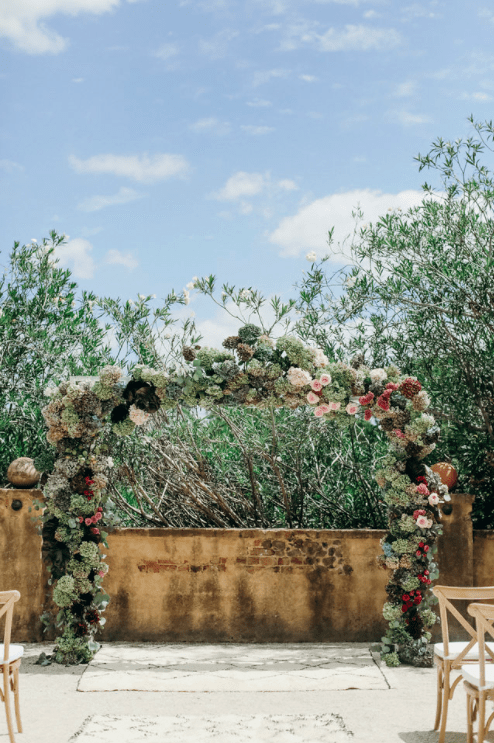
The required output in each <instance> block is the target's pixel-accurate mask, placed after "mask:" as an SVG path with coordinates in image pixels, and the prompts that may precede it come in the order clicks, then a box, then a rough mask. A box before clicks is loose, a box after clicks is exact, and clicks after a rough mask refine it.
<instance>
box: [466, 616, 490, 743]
mask: <svg viewBox="0 0 494 743" xmlns="http://www.w3.org/2000/svg"><path fill="white" fill-rule="evenodd" d="M468 613H469V614H470V616H472V617H475V627H476V640H477V643H478V646H479V662H478V663H475V664H471V665H470V664H469V665H468V666H464V667H462V669H461V671H462V675H463V678H464V686H465V691H466V693H467V743H473V725H474V722H475V720H476V719H478V728H477V743H483V741H484V740H485V736H486V735H487V733H488V732H489V728H490V726H491V724H492V721H493V719H494V712H493V713H492V714H491V715H490V717H489V718H488V719H487V720H486V719H485V718H486V702H487V701H488V700H489V701H494V666H493V665H492V664H489V663H486V660H487V658H488V657H489V656H488V655H487V643H486V642H485V637H486V635H487V636H490V637H491V639H494V606H493V605H492V604H470V606H469V607H468Z"/></svg>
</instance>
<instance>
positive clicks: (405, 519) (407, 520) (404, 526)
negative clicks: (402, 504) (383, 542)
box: [397, 514, 417, 534]
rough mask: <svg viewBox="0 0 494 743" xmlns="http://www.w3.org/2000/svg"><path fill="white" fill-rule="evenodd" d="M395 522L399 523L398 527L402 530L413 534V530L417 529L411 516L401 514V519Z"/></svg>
mask: <svg viewBox="0 0 494 743" xmlns="http://www.w3.org/2000/svg"><path fill="white" fill-rule="evenodd" d="M397 523H398V524H399V526H400V529H401V530H402V531H404V532H409V533H411V534H413V532H414V531H416V529H417V524H416V523H415V519H414V518H413V516H409V515H405V514H403V515H402V517H401V519H400V520H399V521H398V522H397Z"/></svg>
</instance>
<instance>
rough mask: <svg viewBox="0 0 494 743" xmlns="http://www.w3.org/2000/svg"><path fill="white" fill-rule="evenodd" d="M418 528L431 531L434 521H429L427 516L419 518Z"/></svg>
mask: <svg viewBox="0 0 494 743" xmlns="http://www.w3.org/2000/svg"><path fill="white" fill-rule="evenodd" d="M417 526H418V527H419V529H430V527H431V526H432V521H429V519H428V518H426V517H425V516H419V517H418V519H417Z"/></svg>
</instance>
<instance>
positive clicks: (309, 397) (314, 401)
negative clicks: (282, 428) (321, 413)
mask: <svg viewBox="0 0 494 743" xmlns="http://www.w3.org/2000/svg"><path fill="white" fill-rule="evenodd" d="M307 401H308V402H310V404H311V405H317V403H318V402H319V397H318V396H317V395H315V394H314V393H313V392H308V393H307Z"/></svg>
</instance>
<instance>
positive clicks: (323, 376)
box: [319, 374, 331, 387]
mask: <svg viewBox="0 0 494 743" xmlns="http://www.w3.org/2000/svg"><path fill="white" fill-rule="evenodd" d="M319 381H320V383H321V384H322V386H323V387H326V385H327V384H331V377H330V376H329V374H321V378H320V379H319Z"/></svg>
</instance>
